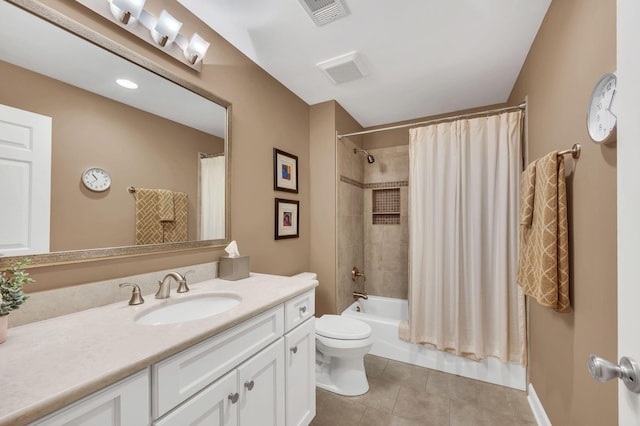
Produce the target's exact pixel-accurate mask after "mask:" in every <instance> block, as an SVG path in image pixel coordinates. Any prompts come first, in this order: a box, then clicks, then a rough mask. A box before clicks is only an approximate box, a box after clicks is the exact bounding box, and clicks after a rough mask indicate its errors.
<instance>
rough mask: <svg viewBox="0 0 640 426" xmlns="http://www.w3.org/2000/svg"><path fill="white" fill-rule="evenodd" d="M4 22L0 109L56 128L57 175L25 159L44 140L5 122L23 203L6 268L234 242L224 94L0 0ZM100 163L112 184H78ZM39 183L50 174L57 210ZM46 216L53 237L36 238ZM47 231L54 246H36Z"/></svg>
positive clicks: (7, 237) (5, 242) (5, 239)
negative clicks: (30, 259) (25, 261)
mask: <svg viewBox="0 0 640 426" xmlns="http://www.w3.org/2000/svg"><path fill="white" fill-rule="evenodd" d="M0 24H1V25H0V37H2V40H3V43H2V44H3V46H2V47H1V48H0V77H1V78H2V83H0V84H2V86H3V88H2V90H0V106H7V107H9V110H8V111H10V112H11V113H13V111H14V110H16V111H19V112H21V111H22V112H26V113H35V115H36V116H40V117H42V116H44V117H45V119H46V117H50V123H51V131H50V136H49V137H50V140H51V142H50V143H51V148H50V154H49V155H50V158H45V164H46V163H47V162H49V163H50V174H49V172H48V171H47V169H46V167H42V166H41V165H40V164H39V163H38V162H37V161H36V162H33V161H32V160H27V162H26V163H25V160H24V158H23V153H24V152H27V151H31V150H32V148H33V147H34V146H33V145H36V144H34V143H32V142H30V137H28V136H25V137H24V138H23V139H24V141H26V142H24V143H22V142H21V141H22V140H23V139H21V138H22V137H23V136H24V135H23V134H22V133H21V132H22V131H21V130H20V131H18V130H16V129H23V128H24V126H23V125H22V124H21V123H20V121H19V120H21V118H18V119H16V120H17V121H15V122H13V124H11V125H10V126H6V125H5V126H0V177H1V179H0V197H1V198H2V199H3V200H5V202H6V201H7V199H10V200H16V203H14V204H17V205H16V208H15V209H14V210H13V212H14V214H12V215H8V216H7V215H2V214H0V257H2V260H3V261H4V260H6V259H5V258H6V257H8V256H22V255H27V254H28V255H32V254H34V253H42V252H54V253H58V252H63V253H61V256H62V257H60V256H57V257H55V256H54V257H53V259H51V258H47V259H45V260H44V261H46V262H51V261H53V262H55V261H56V259H58V258H60V259H64V261H69V260H74V259H79V258H92V257H103V256H109V255H114V254H118V255H122V254H134V253H141V252H146V251H160V250H166V249H174V248H189V247H194V246H197V247H201V246H206V245H214V244H224V243H225V242H226V241H227V240H228V237H229V235H228V230H229V226H228V217H227V212H228V209H227V200H228V199H229V194H228V188H229V185H228V154H229V140H228V137H227V134H228V129H227V124H228V113H227V108H226V107H225V106H221V105H219V104H217V103H215V102H213V101H212V100H210V99H214V100H217V101H219V99H218V98H215V97H214V96H212V95H209V94H207V93H203V92H202V90H199V89H195V90H196V91H197V92H199V93H195V91H192V90H188V89H187V88H185V87H183V86H181V85H178V84H176V83H174V82H172V81H170V80H168V79H165V78H163V77H160V76H159V75H157V74H155V73H153V72H150V71H149V70H147V69H145V68H142V67H140V66H138V65H136V64H134V63H132V62H129V61H127V60H125V59H123V58H122V57H120V56H118V55H115V54H114V53H111V52H109V51H107V50H105V49H103V48H101V47H98V46H96V45H94V44H92V43H90V42H88V41H86V40H84V39H82V38H80V37H78V36H76V35H74V34H72V33H70V32H68V31H66V30H63V29H61V28H59V27H57V26H55V25H53V24H51V23H49V22H47V21H45V20H43V19H41V18H39V17H37V16H35V15H33V14H31V13H29V12H27V11H25V10H22V9H20V8H18V7H16V6H13V5H11V4H9V3H7V2H0ZM165 74H166V73H165ZM116 79H126V80H129V81H131V82H134V83H135V85H137V89H128V88H124V87H121V86H119V85H118V84H116ZM190 88H191V89H193V88H192V87H190ZM209 98H210V99H209ZM219 102H221V103H224V101H219ZM226 106H228V104H227V105H226ZM2 111H4V110H3V109H0V114H3V112H2ZM4 114H5V115H6V114H9V113H7V112H4ZM11 117H13V115H12V116H11ZM5 119H6V117H0V122H6V120H5ZM2 132H4V134H3V133H2ZM29 132H31V133H32V134H36V133H41V131H39V130H38V131H37V132H36V131H32V130H30V131H27V132H26V133H25V135H27V134H29ZM16 135H17V136H16ZM13 137H16V138H17V139H15V140H13V139H11V138H13ZM7 140H11V141H13V142H9V143H3V142H6V141H7ZM15 141H17V142H18V143H16V142H15ZM38 146H39V144H38ZM34 151H35V150H34ZM45 151H46V150H45ZM44 155H45V157H46V155H47V153H46V152H45V153H44ZM38 161H41V160H38ZM2 164H4V165H2ZM25 164H26V166H25ZM94 167H95V168H99V169H102V170H104V171H105V173H107V174H108V175H109V177H110V178H111V185H110V187H108V189H106V190H105V189H104V187H100V188H98V189H99V190H100V191H96V190H95V189H96V188H91V186H92V185H90V183H89V184H88V183H87V182H84V183H83V182H82V181H81V175H82V174H83V172H84V171H85V170H87V169H89V168H94ZM27 171H29V172H27ZM34 176H40V177H41V178H42V177H43V176H44V181H43V182H36V183H35V187H37V188H41V189H42V188H43V187H45V186H49V187H50V200H51V202H50V213H49V212H47V211H46V206H44V207H42V208H36V209H34V208H33V207H32V206H33V205H34V204H33V201H34V199H37V197H40V198H47V196H46V195H45V196H44V197H43V196H41V195H38V193H37V192H35V193H34V191H33V188H34V182H32V181H31V178H32V177H34ZM87 180H91V174H90V175H89V176H88V177H87ZM16 188H19V189H20V190H16ZM24 194H27V195H24ZM7 197H9V198H7ZM29 197H31V199H29ZM34 197H35V198H34ZM18 201H19V202H18ZM44 204H47V203H44ZM43 221H44V222H45V223H46V224H47V225H49V226H50V231H49V232H46V233H43V232H41V231H40V232H38V230H42V229H43V228H42V227H40V228H38V226H40V225H38V224H39V223H41V222H43ZM30 226H35V228H33V229H35V231H34V230H33V229H31V230H30V229H29V227H30ZM9 231H11V232H9ZM43 234H47V235H43ZM39 235H40V236H46V237H48V240H49V242H48V244H47V243H45V244H44V247H43V248H40V249H38V248H37V245H35V243H34V242H33V241H32V240H34V238H35V237H38V236H39ZM36 239H37V238H36ZM196 242H199V243H196ZM147 244H152V245H147ZM141 246H142V247H141ZM34 247H35V248H34ZM110 248H118V249H117V250H115V249H113V250H112V249H110ZM114 250H115V251H114ZM2 263H6V262H2Z"/></svg>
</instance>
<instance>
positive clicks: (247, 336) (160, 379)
mask: <svg viewBox="0 0 640 426" xmlns="http://www.w3.org/2000/svg"><path fill="white" fill-rule="evenodd" d="M283 329H284V312H283V308H282V305H280V306H278V307H276V308H273V309H271V310H269V311H267V312H264V313H262V314H260V315H258V316H257V317H255V318H252V319H250V320H247V321H245V322H244V323H242V324H240V325H237V326H235V327H233V328H232V329H230V330H227V331H225V332H222V333H221V334H219V335H217V336H214V337H212V338H210V339H208V340H206V341H204V342H202V343H199V344H197V345H195V346H193V347H191V348H189V349H186V350H184V351H182V352H180V353H178V354H176V355H174V356H172V357H170V358H167V359H166V360H164V361H161V362H159V363H157V364H154V365H153V366H152V370H151V372H152V398H153V403H152V415H153V418H154V419H157V418H158V417H160V416H162V415H164V414H165V413H166V412H168V411H169V410H171V409H172V408H173V407H175V406H177V405H178V404H180V403H182V402H183V401H185V400H186V399H187V398H189V397H191V396H192V395H194V394H196V393H197V392H199V391H200V390H202V389H204V388H205V387H206V386H207V385H209V384H210V383H213V382H214V381H215V380H217V379H218V378H219V377H221V376H222V375H223V374H225V373H226V372H228V371H229V370H231V369H232V368H233V367H235V366H236V365H238V364H239V363H241V362H242V361H244V360H246V359H247V358H249V357H250V356H252V355H253V354H255V353H256V352H258V351H259V350H261V349H262V348H264V347H266V346H267V345H268V344H270V343H271V342H273V341H275V340H276V339H278V338H279V337H280V336H282V334H283V332H284V330H283Z"/></svg>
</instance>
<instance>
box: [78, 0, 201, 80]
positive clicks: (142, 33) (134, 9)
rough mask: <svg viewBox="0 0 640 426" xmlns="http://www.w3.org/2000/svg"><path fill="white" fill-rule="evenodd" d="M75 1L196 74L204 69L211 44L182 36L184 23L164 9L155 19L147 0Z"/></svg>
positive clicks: (199, 38) (194, 37) (198, 36)
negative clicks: (203, 61) (146, 2)
mask: <svg viewBox="0 0 640 426" xmlns="http://www.w3.org/2000/svg"><path fill="white" fill-rule="evenodd" d="M76 1H77V2H78V3H80V4H82V5H83V6H85V7H87V8H89V9H91V10H92V11H94V12H96V13H97V14H99V15H101V16H103V17H105V18H107V19H109V20H110V21H112V22H115V23H117V24H118V25H119V26H120V27H122V28H124V29H125V30H127V31H128V32H130V33H131V34H133V35H135V36H137V37H139V38H141V39H143V40H144V41H146V42H147V43H150V44H152V45H154V46H155V47H157V48H158V49H161V50H162V51H163V52H165V53H167V54H168V55H170V56H172V57H173V58H174V59H177V60H178V61H180V62H182V63H183V64H186V65H188V66H189V67H191V68H193V69H195V70H196V71H201V70H202V59H203V58H204V56H205V54H206V53H207V49H208V48H209V44H210V43H209V42H208V41H207V40H205V39H204V38H202V37H201V36H200V35H198V34H197V33H193V35H192V36H191V37H187V36H184V35H183V34H180V30H182V27H183V24H182V22H180V21H179V20H178V19H176V18H175V17H174V16H172V15H171V14H170V13H169V12H168V11H167V10H162V12H160V16H159V17H156V16H154V15H153V14H152V13H150V12H149V11H148V10H146V9H145V8H144V6H145V0H76Z"/></svg>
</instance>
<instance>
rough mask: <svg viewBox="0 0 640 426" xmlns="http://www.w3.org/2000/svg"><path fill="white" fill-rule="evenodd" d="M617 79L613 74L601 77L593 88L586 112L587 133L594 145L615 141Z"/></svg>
mask: <svg viewBox="0 0 640 426" xmlns="http://www.w3.org/2000/svg"><path fill="white" fill-rule="evenodd" d="M616 83H617V78H616V75H615V74H614V73H606V74H605V75H603V76H602V77H601V78H600V80H599V81H598V83H597V84H596V86H595V87H594V88H593V92H592V93H591V98H590V99H589V109H588V111H587V131H588V132H589V137H590V138H591V140H592V141H594V142H595V143H609V142H614V141H615V140H616V124H617V121H618V117H617V116H616V113H615V100H616Z"/></svg>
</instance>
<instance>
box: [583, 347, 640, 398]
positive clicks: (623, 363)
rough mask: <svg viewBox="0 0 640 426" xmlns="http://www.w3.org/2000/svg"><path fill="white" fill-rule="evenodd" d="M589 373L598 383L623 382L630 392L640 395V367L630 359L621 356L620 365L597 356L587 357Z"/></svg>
mask: <svg viewBox="0 0 640 426" xmlns="http://www.w3.org/2000/svg"><path fill="white" fill-rule="evenodd" d="M588 366H589V373H590V374H591V377H593V378H594V379H596V380H597V381H599V382H606V381H609V380H611V379H614V378H616V377H617V378H619V379H620V380H622V381H623V383H624V384H625V386H626V387H627V389H629V390H630V391H631V392H635V393H640V365H639V364H638V363H637V362H635V361H634V360H633V359H631V358H627V357H626V356H623V357H622V358H620V364H614V363H613V362H610V361H607V360H606V359H604V358H600V357H599V356H597V355H591V356H590V357H589V362H588Z"/></svg>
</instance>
